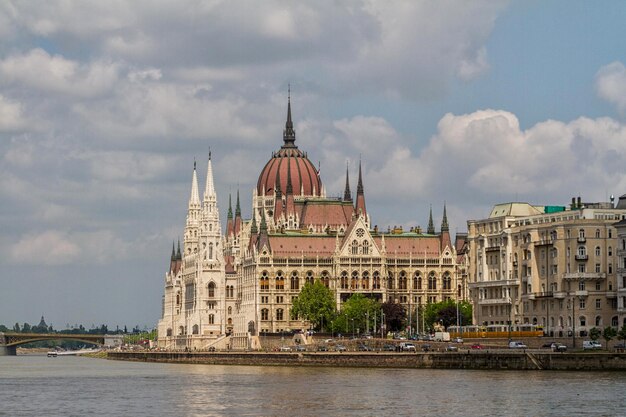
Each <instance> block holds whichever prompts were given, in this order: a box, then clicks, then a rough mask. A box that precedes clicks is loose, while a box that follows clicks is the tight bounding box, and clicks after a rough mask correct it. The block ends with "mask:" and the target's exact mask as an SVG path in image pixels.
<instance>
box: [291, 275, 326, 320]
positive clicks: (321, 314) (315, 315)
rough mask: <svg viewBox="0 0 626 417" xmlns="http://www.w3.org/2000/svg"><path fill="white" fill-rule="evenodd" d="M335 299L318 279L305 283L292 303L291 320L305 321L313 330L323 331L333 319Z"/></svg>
mask: <svg viewBox="0 0 626 417" xmlns="http://www.w3.org/2000/svg"><path fill="white" fill-rule="evenodd" d="M335 311H336V305H335V297H334V295H333V293H332V291H331V290H330V289H329V288H326V286H325V285H324V284H322V282H321V281H320V280H318V279H316V280H315V282H314V283H313V284H311V283H309V282H307V283H306V284H304V287H302V290H301V291H300V294H299V295H298V297H296V299H295V300H294V301H293V305H292V307H291V313H290V314H291V318H292V319H295V318H296V317H298V318H300V319H304V320H307V321H308V322H309V323H311V325H312V326H313V328H314V329H316V330H320V331H323V330H324V326H325V327H328V325H329V324H330V323H331V322H332V321H333V319H334V318H335Z"/></svg>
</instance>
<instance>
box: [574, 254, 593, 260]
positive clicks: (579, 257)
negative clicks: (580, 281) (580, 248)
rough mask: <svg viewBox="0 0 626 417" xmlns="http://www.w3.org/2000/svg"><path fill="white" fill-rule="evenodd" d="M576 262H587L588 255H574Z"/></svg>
mask: <svg viewBox="0 0 626 417" xmlns="http://www.w3.org/2000/svg"><path fill="white" fill-rule="evenodd" d="M574 258H576V260H577V261H587V260H589V255H576V256H574Z"/></svg>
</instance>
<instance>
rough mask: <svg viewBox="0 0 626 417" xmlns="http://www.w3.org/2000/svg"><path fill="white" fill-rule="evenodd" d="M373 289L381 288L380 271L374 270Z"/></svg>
mask: <svg viewBox="0 0 626 417" xmlns="http://www.w3.org/2000/svg"><path fill="white" fill-rule="evenodd" d="M372 289H373V290H380V274H379V273H378V271H374V275H373V282H372Z"/></svg>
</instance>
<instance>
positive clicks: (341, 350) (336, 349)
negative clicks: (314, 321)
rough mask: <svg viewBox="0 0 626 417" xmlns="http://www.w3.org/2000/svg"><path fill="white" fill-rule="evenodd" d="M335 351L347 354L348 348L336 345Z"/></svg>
mask: <svg viewBox="0 0 626 417" xmlns="http://www.w3.org/2000/svg"><path fill="white" fill-rule="evenodd" d="M335 351H336V352H345V351H346V347H345V346H344V345H335Z"/></svg>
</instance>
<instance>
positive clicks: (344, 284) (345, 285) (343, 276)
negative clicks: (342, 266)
mask: <svg viewBox="0 0 626 417" xmlns="http://www.w3.org/2000/svg"><path fill="white" fill-rule="evenodd" d="M340 280H341V289H342V290H347V289H348V273H347V272H346V271H343V272H342V273H341V279H340Z"/></svg>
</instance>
